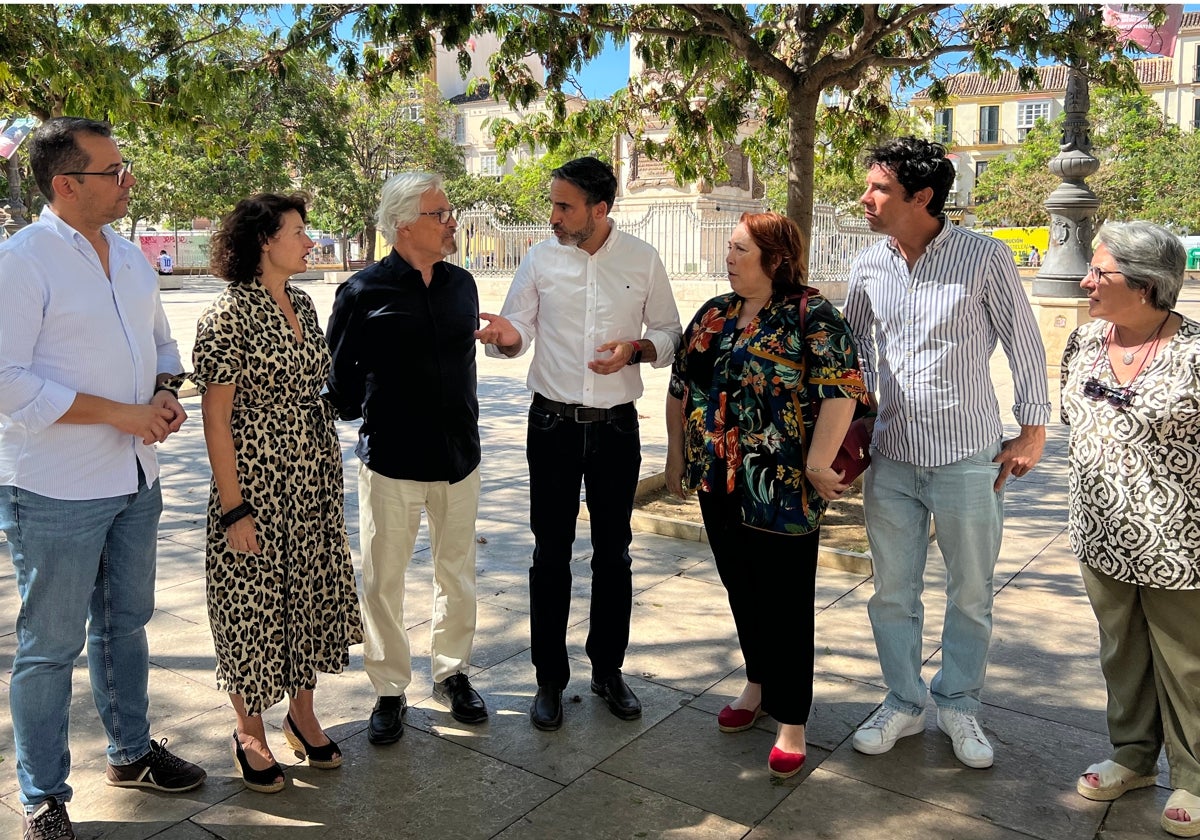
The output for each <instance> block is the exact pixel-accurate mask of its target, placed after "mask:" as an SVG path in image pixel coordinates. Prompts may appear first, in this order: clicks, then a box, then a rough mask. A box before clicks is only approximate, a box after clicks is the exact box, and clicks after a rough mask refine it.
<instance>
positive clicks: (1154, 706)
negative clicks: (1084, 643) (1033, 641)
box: [1079, 563, 1200, 795]
mask: <svg viewBox="0 0 1200 840" xmlns="http://www.w3.org/2000/svg"><path fill="white" fill-rule="evenodd" d="M1079 568H1080V569H1081V570H1082V574H1083V584H1084V586H1085V587H1086V588H1087V594H1088V599H1089V600H1091V602H1092V609H1093V610H1094V611H1095V613H1096V619H1097V621H1099V623H1100V669H1101V670H1102V671H1103V672H1104V681H1105V683H1106V685H1107V688H1108V738H1109V740H1110V741H1112V745H1113V754H1112V756H1111V758H1112V760H1113V761H1115V762H1117V764H1121V765H1124V766H1125V767H1128V768H1129V769H1130V770H1133V771H1135V772H1137V773H1139V774H1145V775H1149V774H1151V773H1153V772H1154V765H1155V764H1156V763H1157V762H1158V752H1159V749H1160V748H1161V747H1162V746H1164V745H1165V746H1166V748H1167V766H1168V767H1170V769H1171V787H1174V788H1185V789H1186V790H1188V791H1189V792H1190V793H1192V794H1194V795H1200V759H1198V758H1197V753H1198V752H1200V633H1198V632H1197V625H1196V617H1197V616H1200V590H1196V589H1154V588H1152V587H1149V586H1137V585H1135V584H1131V583H1122V582H1120V581H1118V580H1115V579H1113V578H1111V577H1109V576H1108V575H1106V574H1104V573H1103V572H1099V571H1097V570H1095V569H1093V568H1091V567H1090V566H1087V565H1085V564H1083V563H1081V564H1080V565H1079Z"/></svg>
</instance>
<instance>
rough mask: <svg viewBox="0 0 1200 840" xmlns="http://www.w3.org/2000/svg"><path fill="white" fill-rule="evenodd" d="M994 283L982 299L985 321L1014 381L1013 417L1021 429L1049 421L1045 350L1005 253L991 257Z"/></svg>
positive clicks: (1015, 271)
mask: <svg viewBox="0 0 1200 840" xmlns="http://www.w3.org/2000/svg"><path fill="white" fill-rule="evenodd" d="M992 269H993V271H994V273H995V275H994V276H995V281H994V282H993V283H989V284H988V286H987V288H988V290H989V292H990V294H989V295H988V297H987V298H986V299H985V300H986V302H987V307H988V318H989V319H990V321H991V323H992V328H993V329H994V330H995V331H996V334H997V335H998V336H999V337H1000V344H1001V346H1002V347H1003V348H1004V354H1005V355H1006V356H1007V357H1008V367H1009V370H1010V371H1011V373H1012V378H1013V396H1014V403H1013V418H1014V419H1015V420H1016V421H1017V422H1018V423H1019V424H1020V425H1022V426H1045V425H1046V424H1047V423H1049V422H1050V414H1051V411H1050V393H1049V383H1048V382H1047V378H1046V347H1045V344H1043V343H1042V334H1041V332H1040V331H1039V330H1038V324H1037V318H1036V317H1035V316H1034V314H1033V309H1032V308H1031V307H1030V305H1029V298H1027V297H1026V296H1025V289H1024V287H1023V286H1022V285H1021V276H1020V275H1019V274H1018V273H1017V268H1016V264H1015V263H1014V262H1013V261H1012V260H1011V259H1009V258H1008V255H1007V253H1003V254H1001V255H1000V256H999V257H993V261H992Z"/></svg>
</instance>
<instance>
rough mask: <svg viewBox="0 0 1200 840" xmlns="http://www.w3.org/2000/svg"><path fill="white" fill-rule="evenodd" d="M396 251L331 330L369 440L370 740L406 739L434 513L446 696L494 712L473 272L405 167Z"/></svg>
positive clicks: (344, 305) (390, 199)
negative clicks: (480, 584)
mask: <svg viewBox="0 0 1200 840" xmlns="http://www.w3.org/2000/svg"><path fill="white" fill-rule="evenodd" d="M376 218H377V222H378V226H379V230H380V232H381V233H382V234H383V236H384V238H385V239H386V240H387V241H388V242H389V243H390V244H391V245H392V251H391V253H389V254H388V255H387V256H385V257H384V258H383V259H382V260H380V261H379V262H378V263H376V264H375V265H372V266H370V267H368V268H366V269H363V270H362V271H360V272H359V273H358V274H356V275H354V276H353V277H351V278H350V279H349V280H348V281H347V282H346V283H345V285H343V286H342V287H341V288H340V289H339V290H338V293H337V298H336V299H335V301H334V304H333V312H332V313H331V314H330V316H329V328H328V331H327V334H328V339H329V348H330V350H331V351H332V353H333V369H332V371H331V373H330V377H329V396H330V399H331V401H332V402H333V404H334V406H336V407H337V409H338V411H339V413H340V414H341V416H342V417H343V419H347V420H349V419H354V418H359V417H361V418H362V420H363V423H362V426H361V427H360V428H359V439H358V447H357V449H356V452H357V453H358V457H359V458H360V459H361V462H362V463H361V464H360V465H359V471H358V500H359V517H360V521H361V529H360V532H359V533H360V540H361V549H362V556H363V597H362V610H363V623H364V625H365V630H366V633H365V636H366V638H365V646H364V649H363V660H364V667H365V668H366V671H367V676H368V677H370V679H371V683H372V685H373V686H374V688H375V693H376V695H377V697H378V699H377V701H376V703H375V708H374V710H373V711H372V713H371V720H370V725H369V730H368V733H367V739H368V740H369V741H370V742H371V743H372V744H392V743H395V742H396V741H398V740H400V736H401V735H403V734H404V726H403V715H404V712H405V710H406V708H407V701H406V699H405V689H406V688H407V687H408V686H409V684H410V683H411V681H412V657H411V652H410V648H409V643H408V632H407V630H406V629H405V621H404V592H405V585H404V583H405V574H406V572H407V569H408V563H409V560H410V559H411V558H412V553H413V548H414V546H415V544H416V539H417V529H418V528H419V526H420V524H421V511H422V509H424V511H425V516H426V518H427V520H428V522H429V539H430V542H431V543H432V559H433V621H432V623H431V630H432V641H431V646H432V655H431V666H430V670H431V671H432V677H433V681H434V686H433V695H434V697H435V698H436V699H437V700H438V701H440V702H441V703H443V704H445V705H446V706H448V707H449V708H450V714H451V715H452V716H453V717H454V719H455V720H457V721H459V722H460V723H468V724H474V723H482V722H483V721H485V720H487V715H488V713H487V706H485V705H484V702H483V698H482V697H480V696H479V693H478V692H476V691H475V689H474V688H472V687H471V683H470V681H469V679H468V678H467V670H468V668H469V667H470V659H471V647H472V644H473V643H474V639H475V516H476V513H477V511H478V509H479V458H480V451H479V403H478V401H477V398H476V393H475V387H476V381H475V329H476V327H477V325H478V323H479V292H478V290H477V289H476V287H475V278H473V277H472V276H471V274H470V273H469V272H467V271H465V270H464V269H461V268H459V267H458V266H456V265H452V264H450V263H447V262H446V261H445V258H446V257H448V256H450V255H451V254H453V253H454V252H455V251H456V250H457V247H456V245H455V242H454V233H455V231H456V230H457V228H458V225H457V224H456V223H455V221H454V211H453V209H451V207H450V204H449V201H448V200H447V198H446V194H445V193H444V192H443V191H442V178H441V176H439V175H431V174H428V173H423V172H416V173H405V174H402V175H397V176H396V177H394V178H392V179H391V180H389V181H388V182H387V183H385V184H384V185H383V191H382V195H381V198H380V203H379V210H378V212H377V214H376Z"/></svg>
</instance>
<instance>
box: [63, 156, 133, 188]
mask: <svg viewBox="0 0 1200 840" xmlns="http://www.w3.org/2000/svg"><path fill="white" fill-rule="evenodd" d="M132 173H133V161H131V160H123V161H121V168H120V169H106V170H104V171H103V172H59V173H58V174H59V175H112V176H116V179H117V186H118V187H123V186H125V179H126V177H128V176H129V175H131V174H132Z"/></svg>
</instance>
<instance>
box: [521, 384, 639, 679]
mask: <svg viewBox="0 0 1200 840" xmlns="http://www.w3.org/2000/svg"><path fill="white" fill-rule="evenodd" d="M526 457H527V458H528V460H529V526H530V528H531V529H532V531H533V536H534V540H535V545H534V549H533V565H532V567H530V569H529V608H530V610H529V612H530V617H529V624H530V633H531V647H532V655H533V667H534V670H535V671H536V673H537V683H538V685H549V686H557V687H560V688H561V687H565V686H566V684H567V682H568V680H570V677H571V666H570V664H569V663H568V662H567V618H568V616H569V614H570V612H571V547H572V545H573V543H574V542H575V520H576V518H577V517H578V516H579V487H580V482H581V481H582V482H583V487H584V490H585V492H586V497H587V506H588V514H589V515H590V517H591V532H592V605H591V613H590V619H591V620H590V624H589V629H588V638H587V654H588V657H589V658H590V659H591V661H592V674H593V676H595V677H598V678H603V677H607V676H610V675H611V674H612V673H614V672H615V671H617V670H619V669H620V667H621V665H622V664H623V663H624V661H625V648H626V647H628V646H629V615H630V612H631V611H632V609H633V575H632V573H631V572H630V566H631V565H632V560H631V558H630V557H629V543H630V542H632V540H633V532H632V531H631V530H630V527H629V518H630V516H631V515H632V514H633V496H634V493H635V492H636V490H637V482H638V472H639V470H640V468H641V462H642V455H641V441H640V436H639V434H638V421H637V412H636V411H635V410H634V408H633V406H632V405H630V406H629V410H628V412H626V413H623V414H622V416H621V417H619V418H618V419H614V420H610V421H608V422H603V423H577V422H575V421H574V420H571V419H568V418H565V417H559V416H557V415H555V414H551V413H550V412H548V411H546V410H545V409H543V408H540V407H539V406H536V405H535V406H531V407H530V409H529V433H528V437H527V440H526Z"/></svg>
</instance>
